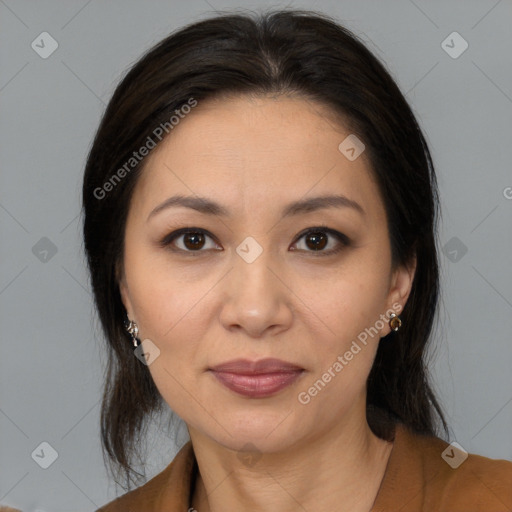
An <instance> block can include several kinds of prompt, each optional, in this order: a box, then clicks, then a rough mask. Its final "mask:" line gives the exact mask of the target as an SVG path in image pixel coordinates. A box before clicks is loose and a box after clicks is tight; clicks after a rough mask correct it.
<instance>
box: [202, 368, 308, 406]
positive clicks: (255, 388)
mask: <svg viewBox="0 0 512 512" xmlns="http://www.w3.org/2000/svg"><path fill="white" fill-rule="evenodd" d="M209 371H210V372H211V373H212V374H213V375H214V377H215V378H216V379H217V380H218V381H219V382H220V383H221V384H223V385H224V386H226V387H227V388H228V389H230V390H231V391H234V392H235V393H238V394H239V395H243V396H247V397H250V398H265V397H268V396H272V395H275V394H276V393H278V392H279V391H281V390H282V389H284V388H286V387H288V386H290V385H291V384H293V382H295V381H296V380H297V379H298V378H299V377H300V376H301V375H302V373H303V372H304V368H301V367H300V366H297V365H295V364H292V363H288V362H286V361H281V360H280V359H262V360H260V361H249V360H247V359H236V360H233V361H228V362H227V363H223V364H219V365H216V366H214V367H213V368H210V369H209Z"/></svg>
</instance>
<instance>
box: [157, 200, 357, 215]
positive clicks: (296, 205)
mask: <svg viewBox="0 0 512 512" xmlns="http://www.w3.org/2000/svg"><path fill="white" fill-rule="evenodd" d="M172 207H184V208H190V209H192V210H196V211H198V212H199V213H202V214H205V215H216V216H218V217H230V216H231V214H230V212H229V210H227V209H226V208H225V207H224V206H222V205H220V204H219V203H216V202H215V201H212V200H211V199H208V198H206V197H200V196H183V195H176V196H172V197H169V198H168V199H166V200H165V201H164V202H163V203H161V204H159V205H158V206H156V208H154V209H153V210H152V211H151V213H150V214H149V215H148V218H147V221H149V219H151V218H152V217H153V216H155V215H156V214H157V213H160V212H161V211H163V210H166V209H168V208H172ZM326 208H352V209H353V210H355V211H357V212H358V213H360V214H361V215H363V216H364V215H365V214H366V213H365V211H364V209H363V207H362V206H361V205H360V204H359V203H358V202H356V201H354V200H352V199H349V198H348V197H346V196H343V195H326V196H317V197H311V198H309V199H302V200H299V201H294V202H293V203H290V204H288V205H287V206H285V208H284V209H283V211H282V213H281V216H282V218H285V217H291V216H294V215H300V214H303V213H310V212H315V211H318V210H323V209H326Z"/></svg>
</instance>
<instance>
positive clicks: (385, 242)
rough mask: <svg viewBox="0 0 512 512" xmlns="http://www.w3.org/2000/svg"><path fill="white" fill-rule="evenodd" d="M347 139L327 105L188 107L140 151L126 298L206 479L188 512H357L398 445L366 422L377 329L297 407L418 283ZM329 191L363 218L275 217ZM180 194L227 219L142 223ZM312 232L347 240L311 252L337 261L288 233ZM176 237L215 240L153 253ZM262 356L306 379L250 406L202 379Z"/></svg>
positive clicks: (345, 212) (342, 214) (348, 213)
mask: <svg viewBox="0 0 512 512" xmlns="http://www.w3.org/2000/svg"><path fill="white" fill-rule="evenodd" d="M349 133H350V131H348V130H347V129H346V128H344V127H343V126H341V125H340V124H339V123H335V122H334V121H333V119H332V116H330V115H329V112H328V111H327V110H326V109H325V108H324V107H323V106H322V105H320V104H316V103H312V102H310V101H306V100H305V99H301V98H299V97H288V96H280V97H269V96H260V97H257V98H256V97H253V98H249V97H246V96H242V97H236V98H229V99H224V100H222V101H221V100H216V101H211V100H210V101H205V102H202V103H201V102H200V103H199V105H198V106H197V107H196V108H195V109H194V110H193V111H192V113H190V114H189V115H188V116H187V117H185V118H184V119H182V120H181V121H180V123H179V125H177V126H175V128H174V129H173V131H172V133H171V135H170V136H169V137H168V138H167V139H166V140H165V141H164V142H163V143H162V144H161V145H160V146H159V147H157V149H155V150H154V151H153V152H152V153H151V154H150V156H149V157H148V160H147V164H146V167H145V169H144V171H143V173H142V175H141V177H140V180H139V182H138V184H137V186H136V189H135V191H134V195H133V198H132V203H131V206H130V211H129V216H128V220H127V225H126V233H125V253H124V261H123V263H124V265H123V267H124V269H123V271H122V272H121V276H120V290H121V295H122V299H123V303H124V305H125V307H126V309H127V312H128V316H129V318H130V319H132V320H134V321H136V322H137V324H138V326H139V332H140V334H139V337H140V339H141V340H144V339H150V340H151V341H152V342H153V343H154V344H155V345H156V346H157V347H158V348H159V350H160V355H159V356H158V357H157V358H156V359H155V360H154V362H153V363H151V364H150V365H149V370H150V372H151V375H152V377H153V379H154V381H155V384H156V386H157V387H158V389H159V391H160V393H161V394H162V396H163V398H164V399H165V401H166V402H167V403H168V405H169V407H170V408H171V409H172V410H173V411H174V412H176V413H177V414H178V415H179V416H180V417H181V418H182V419H183V420H184V421H185V423H186V425H187V428H188V431H189V434H190V438H191V441H192V444H193V447H194V452H195V454H196V458H197V461H198V466H199V471H200V475H199V477H198V480H197V483H196V487H195V490H194V496H193V500H192V503H191V505H192V506H193V507H194V508H196V509H197V510H198V511H199V512H205V511H214V512H217V511H219V512H220V511H225V510H252V511H266V512H267V511H268V510H281V511H292V510H293V511H295V510H298V509H301V507H303V508H304V510H309V511H315V510H347V511H349V510H350V511H351V512H358V511H361V512H363V511H364V512H366V511H368V510H370V508H371V506H372V504H373V502H374V500H375V497H376V495H377V492H378V488H379V486H380V483H381V481H382V478H383V475H384V472H385V468H386V464H387V461H388V459H389V455H390V452H391V449H392V443H388V442H386V441H384V440H382V439H380V438H378V437H377V436H375V435H374V434H373V433H372V431H371V430H370V428H369V426H368V423H367V421H366V407H365V401H366V379H367V377H368V374H369V372H370V369H371V366H372V363H373V360H374V357H375V354H376V350H377V347H378V342H379V339H380V337H382V336H385V335H386V334H388V333H389V332H390V328H389V325H388V323H387V322H383V323H384V326H383V327H382V329H380V330H379V334H378V335H376V336H373V337H369V338H368V343H367V345H366V346H363V345H361V347H362V350H361V351H360V352H359V353H357V355H355V356H354V357H353V359H352V360H351V361H349V363H348V364H347V365H346V366H344V368H343V370H342V371H341V372H339V373H337V374H336V377H334V378H332V379H331V381H330V382H329V383H328V384H327V385H326V386H325V387H324V388H323V389H322V391H321V392H319V393H318V394H317V395H316V396H315V397H314V398H312V399H311V401H310V402H309V403H308V404H307V405H304V404H302V403H300V402H299V400H298V398H297V397H298V394H299V393H300V392H302V391H307V390H308V388H310V387H311V386H312V385H313V384H314V383H315V381H317V380H318V379H320V378H321V377H322V375H323V374H324V373H325V372H326V371H328V369H329V368H330V367H332V365H333V363H334V362H335V361H336V360H337V357H338V356H339V355H343V354H345V352H347V350H349V348H350V346H351V344H352V342H353V341H354V340H356V338H357V335H358V334H359V333H361V332H363V331H364V330H365V328H369V327H371V326H374V325H375V324H376V321H377V320H378V319H379V318H380V315H382V314H384V313H385V312H386V311H388V310H390V309H392V307H393V304H395V305H396V304H399V305H400V306H401V307H402V308H403V306H404V305H405V303H406V301H407V298H408V296H409V292H410V289H411V285H412V279H413V276H414V270H415V266H414V262H413V263H412V264H411V265H410V266H408V267H404V266H400V267H397V268H393V267H392V263H391V248H390V242H389V234H388V230H387V223H386V222H387V221H386V214H385V210H384V205H383V202H382V199H381V197H380V193H379V189H378V187H377V185H376V183H375V181H374V179H373V177H372V174H371V171H370V164H369V161H368V160H367V158H366V154H365V153H363V154H362V155H361V156H360V157H359V158H357V159H356V160H354V161H349V160H348V159H347V158H346V157H345V156H344V155H343V154H342V153H341V152H340V151H339V150H338V145H339V144H340V142H341V141H343V140H344V138H345V137H346V136H347V135H348V134H349ZM334 193H335V194H342V195H344V196H346V197H348V198H349V199H351V200H353V201H356V202H357V203H359V204H360V206H361V207H362V208H363V209H364V214H361V213H359V212H358V211H357V210H356V209H354V208H350V207H340V208H325V209H319V210H316V211H313V212H306V213H301V214H299V215H295V216H291V217H285V218H282V217H281V210H282V209H283V208H284V207H285V206H286V205H288V204H289V203H290V202H292V201H297V200H303V199H308V198H311V197H314V196H322V195H330V194H334ZM175 194H183V195H187V196H194V195H198V196H203V197H207V198H209V199H212V200H214V201H216V202H218V203H220V204H221V205H222V206H224V207H225V208H226V209H227V210H228V211H229V212H230V216H228V217H219V216H215V215H207V214H204V213H200V212H197V211H195V210H192V209H190V208H186V207H181V206H180V207H169V208H166V209H162V210H161V211H159V212H158V213H156V214H154V215H153V216H151V218H150V219H149V220H148V216H149V215H150V213H151V212H152V210H153V209H154V208H155V207H157V206H158V205H160V204H161V203H163V202H164V201H165V200H166V199H167V198H169V197H170V196H172V195H175ZM319 225H320V226H322V225H323V226H327V227H328V228H330V229H333V230H337V231H339V232H340V233H343V234H345V235H346V236H347V237H348V238H349V240H350V243H349V245H344V244H343V243H342V242H340V241H338V240H337V239H336V237H335V236H333V235H330V234H329V233H328V232H327V233H326V235H325V234H324V236H327V237H328V239H327V246H326V247H325V248H324V249H322V250H323V251H325V252H328V251H329V250H330V249H334V248H338V247H339V248H340V249H341V250H340V252H338V253H336V254H330V255H325V256H322V255H319V252H321V251H317V252H315V251H314V249H313V248H314V244H311V242H309V244H308V243H307V241H308V237H307V236H302V237H301V238H299V235H300V234H301V232H303V231H304V230H305V229H307V228H311V227H316V226H319ZM184 227H192V228H201V229H203V230H207V231H208V232H209V233H211V235H212V237H213V238H210V237H209V235H208V234H206V235H208V236H205V239H204V245H202V246H200V247H202V248H199V249H196V250H195V252H194V245H193V243H192V244H191V243H190V242H189V243H188V245H186V243H187V242H186V240H187V238H186V236H179V237H178V238H177V239H175V240H174V242H172V243H171V245H169V246H168V247H161V246H159V244H158V242H159V241H160V240H161V239H163V238H164V237H165V236H166V235H168V234H170V233H172V232H173V231H175V230H177V229H180V228H184ZM323 233H325V231H324V232H323ZM248 236H250V237H253V238H254V239H255V240H256V241H257V242H258V243H259V245H260V246H261V248H262V250H263V252H262V253H261V255H260V256H259V257H258V258H257V259H256V260H255V261H253V262H252V263H247V262H246V261H245V260H244V259H242V258H241V257H240V256H239V255H238V253H237V252H236V248H237V247H238V246H239V245H240V244H241V242H242V241H243V240H244V239H245V238H246V237H248ZM173 248H174V251H173V250H172V249H173ZM180 249H181V251H180ZM198 250H199V251H201V252H200V253H199V254H197V252H198ZM186 251H188V252H186ZM193 252H194V253H193ZM191 253H193V254H191ZM381 325H382V324H381ZM266 357H276V358H279V359H282V360H285V361H289V362H292V363H294V364H297V365H299V366H301V367H302V368H304V369H305V371H304V372H303V374H302V375H301V376H300V377H299V379H298V380H296V381H295V382H294V383H293V384H292V385H291V386H289V387H287V388H285V389H284V390H281V391H280V392H279V393H277V394H276V395H274V396H272V397H268V398H260V399H254V398H248V397H244V396H241V395H238V394H236V393H234V392H233V391H231V390H229V389H227V388H226V387H224V386H223V385H222V384H220V383H219V382H218V381H217V380H216V379H215V378H214V377H213V376H212V374H211V373H210V372H208V368H209V367H211V366H213V365H216V364H219V363H222V362H226V361H229V360H232V359H235V358H247V359H252V360H259V359H262V358H266ZM248 443H251V445H253V446H254V447H255V448H253V450H254V451H253V452H252V453H251V452H250V450H248V448H247V447H246V446H245V445H247V444H248ZM243 447H244V449H242V448H243ZM241 455H244V456H249V457H253V459H251V460H252V461H253V462H249V463H248V462H247V459H244V457H242V456H241ZM340 504H342V505H340ZM341 507H343V508H341Z"/></svg>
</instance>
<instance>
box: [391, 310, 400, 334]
mask: <svg viewBox="0 0 512 512" xmlns="http://www.w3.org/2000/svg"><path fill="white" fill-rule="evenodd" d="M401 326H402V320H400V318H398V317H397V316H396V315H395V313H391V314H390V315H389V327H391V329H392V330H393V331H398V329H400V327H401Z"/></svg>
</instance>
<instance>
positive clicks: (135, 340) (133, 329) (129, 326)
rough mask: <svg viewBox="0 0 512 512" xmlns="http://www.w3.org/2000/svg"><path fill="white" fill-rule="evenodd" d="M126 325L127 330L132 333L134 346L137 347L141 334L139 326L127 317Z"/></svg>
mask: <svg viewBox="0 0 512 512" xmlns="http://www.w3.org/2000/svg"><path fill="white" fill-rule="evenodd" d="M125 326H126V330H127V331H128V332H129V333H130V336H131V337H132V341H133V346H134V347H135V348H137V347H138V346H139V345H140V340H139V338H137V335H138V334H139V328H138V327H137V324H136V323H135V322H134V321H133V320H129V319H126V320H125Z"/></svg>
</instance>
